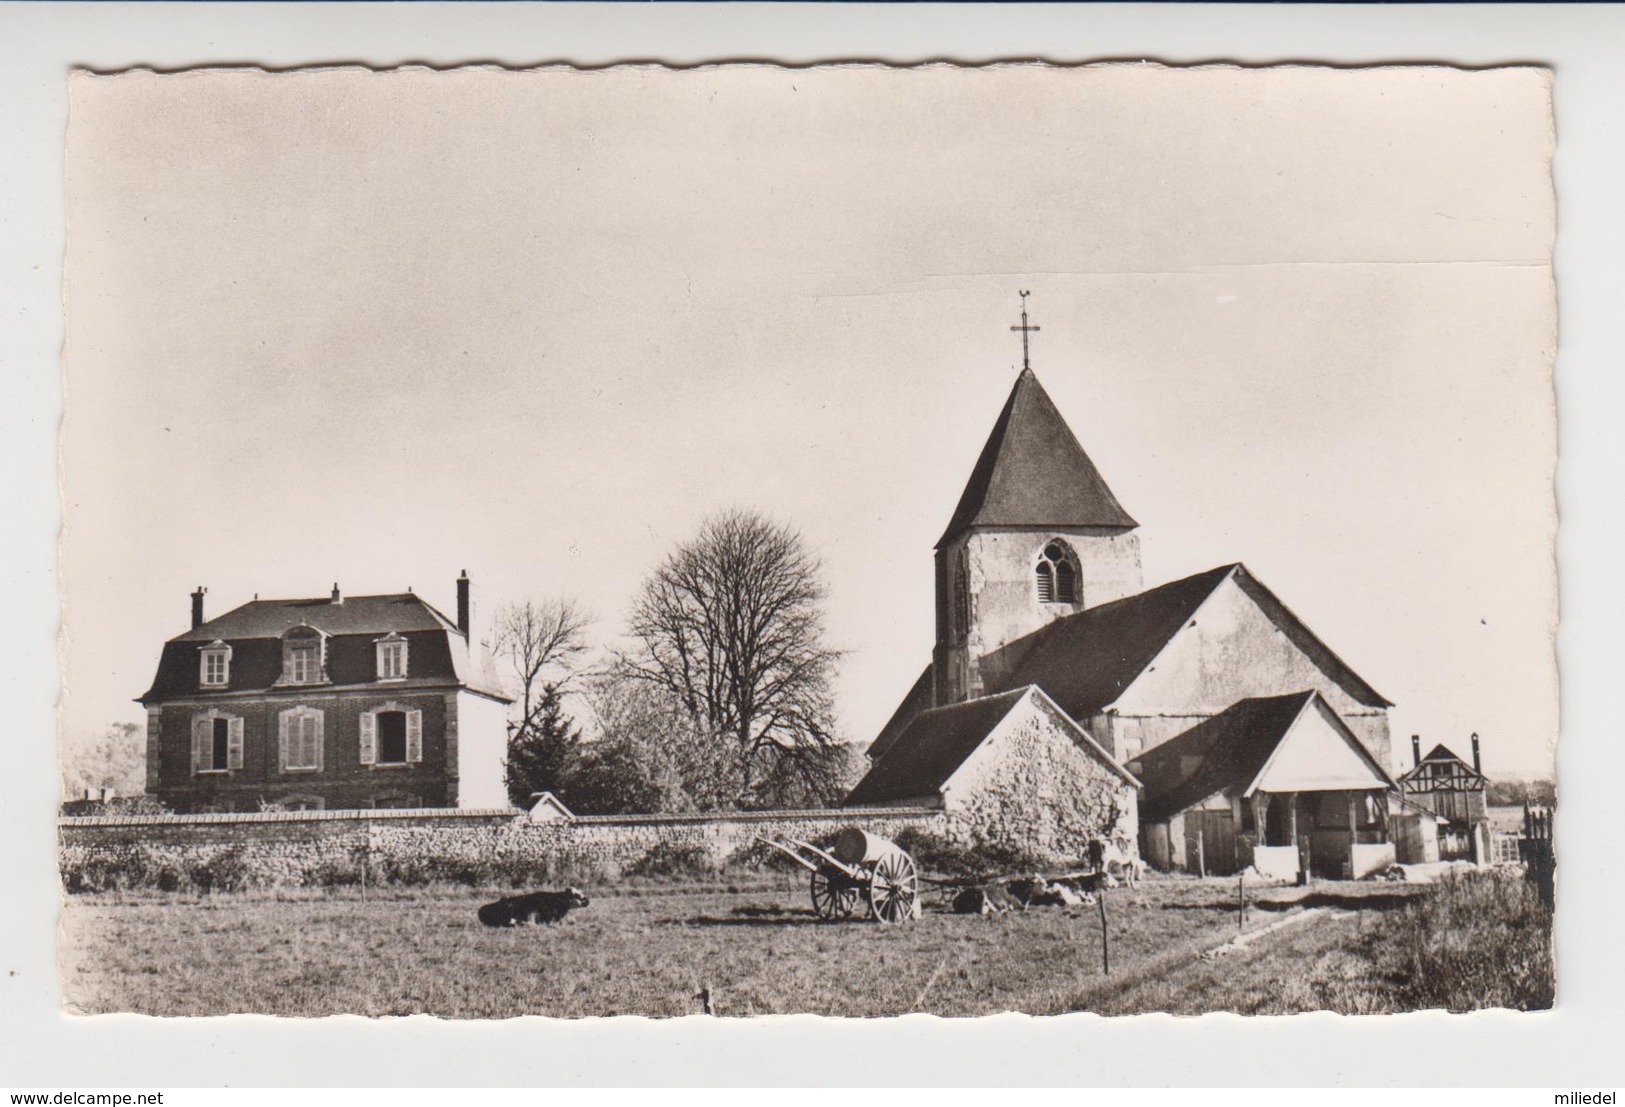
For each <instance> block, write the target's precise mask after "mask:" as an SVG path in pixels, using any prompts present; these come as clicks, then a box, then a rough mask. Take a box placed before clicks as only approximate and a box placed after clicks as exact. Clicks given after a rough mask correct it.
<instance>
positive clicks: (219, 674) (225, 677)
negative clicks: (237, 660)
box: [199, 640, 231, 688]
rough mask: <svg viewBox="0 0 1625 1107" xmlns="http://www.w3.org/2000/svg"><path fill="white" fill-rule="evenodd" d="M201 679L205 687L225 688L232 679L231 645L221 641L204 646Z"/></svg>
mask: <svg viewBox="0 0 1625 1107" xmlns="http://www.w3.org/2000/svg"><path fill="white" fill-rule="evenodd" d="M202 664H203V669H202V672H201V674H200V677H199V679H200V681H201V683H202V684H203V686H204V687H205V688H223V687H225V686H226V685H227V684H228V683H230V681H231V647H230V646H228V645H226V644H225V643H224V642H221V641H218V640H217V641H214V642H210V643H209V644H208V645H207V646H204V647H203V663H202Z"/></svg>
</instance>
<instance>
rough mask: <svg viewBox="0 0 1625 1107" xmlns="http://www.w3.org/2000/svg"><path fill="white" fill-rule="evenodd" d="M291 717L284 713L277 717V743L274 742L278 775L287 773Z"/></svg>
mask: <svg viewBox="0 0 1625 1107" xmlns="http://www.w3.org/2000/svg"><path fill="white" fill-rule="evenodd" d="M290 721H291V716H290V715H289V714H288V712H286V711H284V712H283V713H282V714H280V715H278V716H277V720H276V728H277V742H276V750H277V753H276V770H277V772H279V773H285V772H287V771H288V723H289V722H290Z"/></svg>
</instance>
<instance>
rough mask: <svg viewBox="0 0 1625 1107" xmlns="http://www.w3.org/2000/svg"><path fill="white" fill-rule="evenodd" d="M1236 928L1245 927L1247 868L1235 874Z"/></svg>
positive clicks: (1241, 928) (1243, 928)
mask: <svg viewBox="0 0 1625 1107" xmlns="http://www.w3.org/2000/svg"><path fill="white" fill-rule="evenodd" d="M1236 929H1237V930H1246V929H1247V870H1246V869H1243V870H1241V872H1240V873H1238V874H1237V875H1236Z"/></svg>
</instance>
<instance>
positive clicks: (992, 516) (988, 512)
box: [937, 369, 1139, 547]
mask: <svg viewBox="0 0 1625 1107" xmlns="http://www.w3.org/2000/svg"><path fill="white" fill-rule="evenodd" d="M1138 525H1139V524H1138V523H1136V522H1135V521H1134V519H1133V517H1132V516H1130V515H1129V513H1128V512H1126V511H1124V510H1123V506H1122V505H1121V504H1119V503H1118V502H1117V497H1116V496H1114V495H1112V490H1111V489H1110V488H1108V487H1106V481H1105V480H1104V478H1102V477H1101V475H1100V472H1099V470H1097V469H1096V468H1095V465H1094V462H1092V461H1090V460H1089V455H1088V454H1086V453H1084V452H1083V447H1082V446H1080V445H1079V444H1078V440H1077V438H1076V437H1075V436H1074V435H1073V433H1072V430H1071V428H1070V427H1068V426H1067V425H1066V420H1064V419H1062V418H1061V413H1060V412H1059V411H1057V410H1056V409H1055V404H1054V403H1053V402H1052V401H1051V400H1050V398H1049V394H1048V393H1046V392H1045V391H1044V386H1043V385H1041V384H1039V383H1038V378H1037V377H1036V376H1034V375H1033V371H1032V370H1031V369H1023V370H1022V371H1021V376H1020V377H1018V378H1017V379H1016V384H1015V387H1014V388H1012V389H1011V390H1010V398H1009V399H1008V400H1007V401H1005V405H1004V410H1003V411H1001V412H999V419H998V422H996V423H994V424H993V433H992V434H990V435H988V439H987V444H986V445H985V446H983V447H982V455H981V456H980V457H979V458H977V459H976V467H975V468H974V469H973V470H971V476H970V482H969V483H968V484H966V485H965V491H964V493H963V495H961V496H960V498H959V506H958V507H957V508H955V509H954V515H953V519H952V521H950V522H949V524H948V529H947V530H946V531H944V532H943V535H942V537H941V538H940V539H938V540H937V545H938V546H939V547H941V546H942V545H944V544H946V543H947V542H948V541H950V540H951V539H952V538H954V537H955V536H956V535H958V534H959V533H961V532H962V531H964V530H967V529H969V528H970V527H975V526H1030V527H1043V528H1045V529H1049V528H1056V527H1134V526H1138Z"/></svg>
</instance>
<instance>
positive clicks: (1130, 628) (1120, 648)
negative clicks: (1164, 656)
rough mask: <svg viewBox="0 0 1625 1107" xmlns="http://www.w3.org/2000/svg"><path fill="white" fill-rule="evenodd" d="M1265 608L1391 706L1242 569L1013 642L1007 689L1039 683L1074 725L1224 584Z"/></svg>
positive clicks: (1307, 646) (1348, 681) (1223, 569)
mask: <svg viewBox="0 0 1625 1107" xmlns="http://www.w3.org/2000/svg"><path fill="white" fill-rule="evenodd" d="M1230 578H1234V579H1235V581H1236V584H1237V585H1238V586H1239V587H1240V588H1241V589H1242V590H1243V591H1244V592H1246V593H1247V595H1248V596H1249V597H1250V598H1251V599H1252V600H1253V601H1254V602H1255V603H1257V604H1258V605H1259V606H1260V607H1261V608H1263V610H1264V613H1265V614H1266V615H1267V616H1269V618H1270V620H1271V621H1272V622H1274V623H1275V624H1276V625H1277V626H1279V627H1280V628H1281V631H1282V633H1284V634H1285V635H1286V636H1287V638H1288V639H1290V640H1291V641H1292V643H1293V645H1295V646H1297V647H1298V648H1299V649H1300V650H1302V651H1303V652H1304V653H1305V654H1307V655H1308V656H1309V658H1310V659H1311V660H1312V661H1314V662H1315V664H1316V665H1317V666H1318V667H1319V668H1320V669H1321V670H1322V671H1323V672H1325V673H1326V675H1327V676H1328V677H1329V678H1330V679H1331V680H1332V681H1334V682H1335V683H1336V684H1337V685H1338V687H1340V688H1342V689H1343V690H1344V691H1345V692H1347V693H1348V694H1349V695H1350V696H1351V697H1353V698H1354V699H1355V700H1356V701H1358V702H1359V703H1362V704H1365V705H1367V706H1371V707H1390V706H1392V705H1391V704H1390V703H1389V702H1388V701H1387V700H1386V699H1384V698H1383V697H1382V696H1381V695H1380V694H1379V693H1378V692H1377V691H1376V689H1374V688H1372V687H1371V685H1369V684H1367V683H1366V682H1365V681H1364V680H1362V679H1361V678H1360V676H1359V674H1358V673H1356V672H1355V671H1354V670H1353V669H1351V668H1349V666H1348V665H1347V664H1346V663H1345V662H1344V661H1343V660H1342V659H1341V658H1340V657H1338V656H1337V655H1336V654H1335V653H1333V652H1332V651H1331V649H1329V648H1328V647H1327V646H1326V644H1325V643H1324V642H1322V641H1321V640H1320V639H1319V638H1317V637H1315V635H1314V632H1312V631H1311V630H1310V629H1309V628H1308V627H1307V626H1305V625H1304V623H1303V621H1302V620H1301V619H1299V618H1298V617H1297V616H1296V615H1294V614H1293V613H1292V611H1291V610H1290V609H1289V608H1288V607H1287V606H1286V605H1285V604H1283V603H1282V602H1281V601H1280V600H1279V599H1277V598H1276V597H1275V594H1274V593H1273V592H1271V591H1270V590H1269V589H1268V588H1265V587H1264V585H1263V584H1261V583H1260V582H1259V581H1258V578H1257V577H1254V576H1253V575H1252V574H1251V573H1249V572H1248V571H1247V567H1246V566H1245V565H1241V564H1235V565H1221V566H1219V567H1218V568H1216V569H1209V570H1207V572H1205V573H1197V574H1196V575H1195V576H1190V577H1186V578H1185V579H1184V580H1176V581H1173V582H1172V583H1170V584H1164V585H1160V586H1158V587H1156V588H1151V589H1148V590H1146V591H1144V592H1141V593H1139V594H1137V595H1133V596H1127V597H1124V598H1123V599H1121V600H1114V601H1113V602H1111V603H1106V604H1101V605H1100V606H1099V607H1092V608H1089V609H1087V610H1085V611H1080V612H1078V613H1077V614H1076V615H1068V616H1067V617H1065V618H1063V619H1057V620H1056V621H1055V622H1053V623H1051V624H1050V625H1049V626H1047V627H1044V628H1043V629H1042V630H1037V631H1034V632H1033V633H1032V634H1030V635H1027V636H1026V638H1023V639H1018V640H1017V641H1016V642H1013V643H1011V645H1010V646H1009V647H1006V648H1007V649H1011V650H1013V651H1015V654H1014V655H1015V656H1018V657H1020V661H1019V662H1018V663H1017V664H1016V666H1015V668H1014V669H1013V670H1012V672H1011V675H1010V679H1009V680H1008V681H1006V682H1005V685H1004V687H1006V688H1014V687H1017V686H1019V685H1023V684H1036V685H1038V686H1039V687H1040V688H1042V689H1043V690H1044V691H1045V692H1046V693H1048V695H1049V696H1050V698H1051V699H1053V700H1054V701H1055V702H1056V703H1057V704H1059V705H1060V706H1061V707H1062V708H1063V709H1064V710H1065V711H1066V712H1067V713H1068V714H1069V715H1071V716H1072V717H1073V718H1074V719H1081V718H1084V717H1085V716H1088V715H1093V714H1096V713H1097V712H1099V711H1100V710H1101V709H1103V708H1105V707H1107V706H1109V705H1111V704H1112V703H1114V702H1116V700H1117V699H1118V697H1119V696H1121V695H1122V694H1123V690H1124V689H1125V688H1127V687H1128V686H1129V685H1130V684H1132V683H1133V682H1134V681H1135V679H1137V678H1138V677H1139V675H1140V674H1141V673H1143V672H1144V671H1145V669H1146V666H1148V665H1150V664H1151V662H1152V661H1153V660H1155V659H1156V656H1157V654H1159V653H1161V652H1162V649H1163V647H1164V646H1166V645H1167V644H1168V641H1169V640H1170V639H1171V638H1173V636H1174V635H1175V634H1176V633H1178V632H1179V629H1180V628H1181V627H1183V626H1184V625H1185V624H1186V622H1187V621H1189V620H1190V619H1191V618H1192V617H1193V616H1194V615H1195V614H1196V609H1197V608H1198V607H1200V606H1202V602H1203V601H1204V600H1206V599H1207V598H1208V597H1209V596H1210V595H1212V594H1213V592H1214V590H1215V589H1217V588H1218V587H1219V585H1220V584H1221V583H1223V582H1224V581H1225V580H1226V579H1230Z"/></svg>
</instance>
